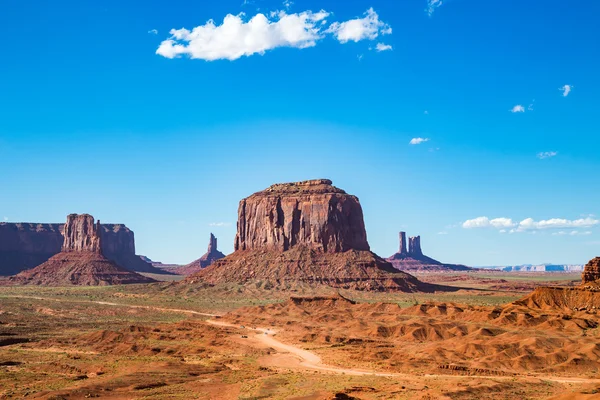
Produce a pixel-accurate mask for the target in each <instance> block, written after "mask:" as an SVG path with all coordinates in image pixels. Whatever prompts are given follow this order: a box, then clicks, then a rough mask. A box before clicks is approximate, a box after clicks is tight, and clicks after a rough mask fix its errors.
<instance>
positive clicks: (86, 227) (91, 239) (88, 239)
mask: <svg viewBox="0 0 600 400" xmlns="http://www.w3.org/2000/svg"><path fill="white" fill-rule="evenodd" d="M64 237H65V240H64V242H63V246H62V251H63V252H71V251H90V252H93V253H102V246H101V228H100V221H98V223H96V224H94V217H92V216H91V215H89V214H69V215H68V216H67V223H66V224H65V227H64Z"/></svg>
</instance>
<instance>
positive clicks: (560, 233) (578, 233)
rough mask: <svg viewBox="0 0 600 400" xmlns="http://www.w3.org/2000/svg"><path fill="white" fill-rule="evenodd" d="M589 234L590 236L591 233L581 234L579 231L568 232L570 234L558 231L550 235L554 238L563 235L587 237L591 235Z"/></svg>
mask: <svg viewBox="0 0 600 400" xmlns="http://www.w3.org/2000/svg"><path fill="white" fill-rule="evenodd" d="M591 234H592V232H591V231H585V232H581V231H570V232H566V231H559V232H554V233H553V234H552V235H554V236H565V235H569V236H588V235H591Z"/></svg>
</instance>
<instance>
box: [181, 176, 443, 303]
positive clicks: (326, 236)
mask: <svg viewBox="0 0 600 400" xmlns="http://www.w3.org/2000/svg"><path fill="white" fill-rule="evenodd" d="M234 248H235V252H234V253H232V254H230V255H228V256H227V257H225V258H223V259H221V260H218V261H216V262H214V264H212V265H211V266H209V267H207V268H205V269H203V270H201V271H200V272H198V273H196V274H194V275H191V276H189V277H188V278H187V279H186V280H185V281H184V282H185V283H195V282H204V283H208V284H220V283H246V282H263V283H265V285H274V286H284V287H290V286H293V285H296V284H299V283H307V284H325V285H329V286H332V287H336V288H347V289H358V290H377V291H383V290H392V291H407V292H411V291H417V290H428V289H431V287H432V286H430V285H427V284H424V283H422V282H420V281H419V280H418V279H416V278H415V277H413V276H411V275H409V274H406V273H403V272H400V271H398V270H396V269H395V268H394V267H393V266H392V265H391V264H390V263H388V262H386V261H385V260H384V259H382V258H380V257H379V256H377V255H376V254H374V253H372V252H371V251H370V247H369V243H368V241H367V233H366V230H365V225H364V220H363V211H362V207H361V205H360V202H359V200H358V198H357V197H356V196H352V195H350V194H347V193H346V192H344V191H343V190H341V189H339V188H337V187H335V186H333V184H332V182H331V181H330V180H328V179H316V180H309V181H302V182H294V183H282V184H275V185H272V186H270V187H269V188H267V189H265V190H263V191H261V192H258V193H255V194H253V195H251V196H249V197H247V198H245V199H242V200H241V201H240V204H239V208H238V222H237V234H236V237H235V243H234Z"/></svg>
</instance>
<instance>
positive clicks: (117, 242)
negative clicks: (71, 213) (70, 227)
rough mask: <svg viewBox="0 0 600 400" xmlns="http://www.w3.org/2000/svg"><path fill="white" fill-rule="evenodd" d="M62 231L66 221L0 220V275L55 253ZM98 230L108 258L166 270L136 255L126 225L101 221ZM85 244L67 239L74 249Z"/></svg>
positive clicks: (139, 268)
mask: <svg viewBox="0 0 600 400" xmlns="http://www.w3.org/2000/svg"><path fill="white" fill-rule="evenodd" d="M81 223H82V224H83V223H84V222H83V221H82V222H81ZM74 229H75V228H74ZM77 229H84V227H83V226H80V227H79V228H77ZM85 229H89V226H88V227H86V228H85ZM64 231H65V224H36V223H0V275H14V274H17V273H19V272H21V271H24V270H26V269H29V268H33V267H36V266H38V265H40V264H42V263H43V262H45V261H47V260H48V259H49V258H50V257H52V256H54V255H56V254H58V253H59V252H60V251H61V250H62V246H63V243H64V241H65V235H64ZM99 232H100V236H101V250H102V253H103V254H104V256H105V257H106V258H108V259H109V260H111V261H114V262H115V263H117V264H118V265H119V266H121V267H123V268H126V269H128V270H130V271H136V272H150V273H165V271H163V270H160V269H158V268H154V267H153V266H152V265H151V264H150V263H148V262H145V261H144V260H142V259H140V258H139V257H138V256H136V255H135V238H134V233H133V231H131V230H130V229H129V228H128V227H127V226H125V225H123V224H101V225H100V230H99ZM71 234H73V232H70V233H69V235H71ZM88 245H89V244H85V243H75V242H73V241H72V240H71V239H69V243H68V246H69V247H72V248H73V249H75V248H78V247H85V246H88ZM92 246H93V244H92Z"/></svg>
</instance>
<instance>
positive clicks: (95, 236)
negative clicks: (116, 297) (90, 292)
mask: <svg viewBox="0 0 600 400" xmlns="http://www.w3.org/2000/svg"><path fill="white" fill-rule="evenodd" d="M149 282H154V280H153V279H150V278H146V277H145V276H142V275H139V274H137V273H135V272H132V271H128V270H126V269H124V268H121V267H119V266H118V265H117V264H115V263H114V262H113V261H110V260H108V259H107V258H106V257H105V256H104V255H103V252H102V227H101V225H100V221H98V222H97V223H94V217H92V216H91V215H89V214H81V215H78V214H70V215H69V216H67V222H66V224H65V226H64V241H63V245H62V250H61V252H60V253H58V254H56V255H54V256H52V257H51V258H50V259H49V260H48V261H46V262H44V263H43V264H41V265H38V266H37V267H35V268H33V269H29V270H26V271H23V272H21V273H19V274H17V275H16V276H14V277H11V278H9V283H12V284H17V285H19V284H20V285H48V286H68V285H84V286H97V285H114V284H127V283H149Z"/></svg>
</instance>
